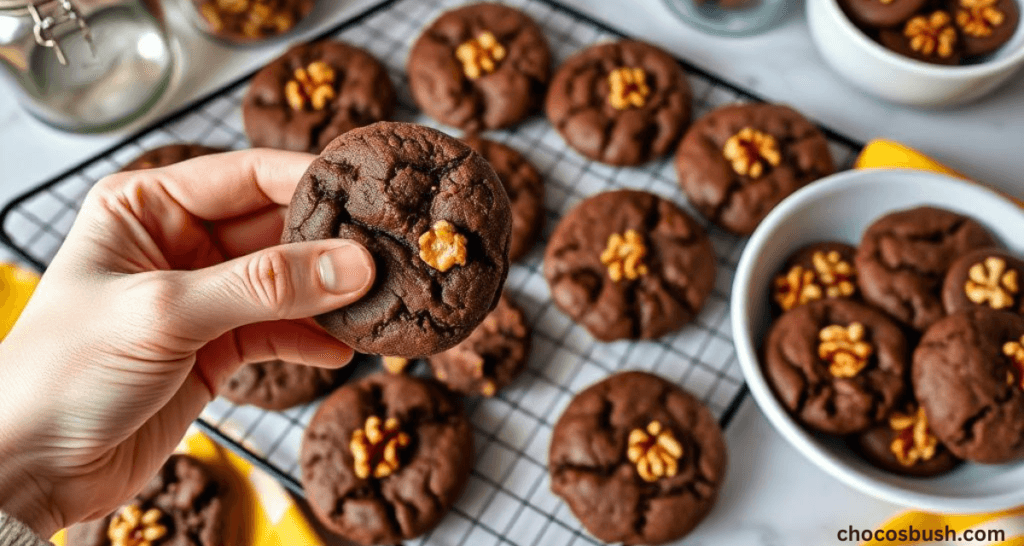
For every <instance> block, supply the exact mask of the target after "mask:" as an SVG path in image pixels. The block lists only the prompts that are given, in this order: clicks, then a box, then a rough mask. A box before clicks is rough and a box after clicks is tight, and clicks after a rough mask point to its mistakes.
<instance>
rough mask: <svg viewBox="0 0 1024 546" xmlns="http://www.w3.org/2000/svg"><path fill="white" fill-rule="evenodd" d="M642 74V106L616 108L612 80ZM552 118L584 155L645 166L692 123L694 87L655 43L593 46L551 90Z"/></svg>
mask: <svg viewBox="0 0 1024 546" xmlns="http://www.w3.org/2000/svg"><path fill="white" fill-rule="evenodd" d="M622 69H630V70H636V69H639V70H640V71H641V72H642V78H641V81H640V82H637V83H642V84H643V87H644V88H645V89H646V91H647V94H646V95H645V96H644V97H643V100H642V105H640V106H636V105H635V103H634V104H633V105H632V106H628V107H625V108H618V107H616V106H614V105H613V104H611V102H610V101H609V95H610V94H611V93H612V91H613V89H612V85H611V81H610V76H611V75H612V74H613V73H615V72H616V71H619V70H622ZM545 108H546V110H547V116H548V119H549V120H550V121H551V124H552V125H554V126H555V128H556V129H557V130H558V132H559V133H561V134H562V137H563V138H564V139H565V141H566V142H567V143H568V144H569V146H572V147H573V148H574V149H576V151H578V152H579V153H581V154H583V155H584V156H586V157H588V158H590V159H593V160H595V161H600V162H602V163H607V164H610V165H639V164H641V163H646V162H647V161H650V160H652V159H654V158H656V157H659V156H662V155H665V154H667V153H669V152H670V151H672V148H673V147H674V146H675V145H676V143H677V142H679V138H680V137H682V135H683V131H685V130H686V127H687V126H688V125H689V124H690V115H691V111H692V105H691V91H690V84H689V82H688V81H687V79H686V73H685V72H684V71H683V69H682V68H681V67H680V66H679V63H678V62H677V61H676V60H675V59H674V58H672V56H671V55H669V54H668V53H666V52H664V51H662V50H661V49H658V48H657V47H654V46H652V45H649V44H646V43H643V42H638V41H633V40H622V41H619V42H613V43H606V44H599V45H595V46H591V47H589V48H587V49H584V50H583V51H581V52H579V53H576V54H575V55H573V56H572V57H570V58H569V59H567V60H566V61H565V62H564V63H563V64H562V66H561V67H560V68H559V69H558V71H557V72H556V73H555V76H554V77H553V78H552V80H551V87H550V88H549V89H548V96H547V99H546V106H545Z"/></svg>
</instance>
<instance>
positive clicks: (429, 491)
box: [301, 374, 473, 544]
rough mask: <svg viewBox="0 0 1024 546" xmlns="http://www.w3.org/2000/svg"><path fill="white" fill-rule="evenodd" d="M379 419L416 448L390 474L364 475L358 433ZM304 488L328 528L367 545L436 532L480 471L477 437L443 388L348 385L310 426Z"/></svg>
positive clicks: (400, 381)
mask: <svg viewBox="0 0 1024 546" xmlns="http://www.w3.org/2000/svg"><path fill="white" fill-rule="evenodd" d="M371 417H378V418H380V419H381V420H384V421H387V420H389V419H395V420H396V422H397V424H398V427H399V430H400V433H402V434H405V435H407V440H408V443H407V445H405V446H404V447H401V448H400V449H398V450H397V458H396V462H397V464H396V465H395V467H396V468H394V469H393V471H391V472H390V473H389V474H388V475H386V476H383V477H373V476H369V477H365V478H360V477H359V475H358V474H357V472H356V470H355V463H356V457H355V456H354V455H353V451H352V444H353V437H354V434H358V433H357V431H359V430H361V429H362V428H363V427H364V423H365V422H366V421H367V420H368V419H370V418H371ZM301 467H302V483H303V487H304V488H305V490H306V495H307V498H308V499H309V501H310V506H311V507H312V509H313V512H314V513H315V514H316V515H317V517H319V518H320V520H321V521H322V522H323V523H324V525H325V526H326V527H327V528H328V529H330V530H331V531H333V532H336V533H338V534H340V535H341V536H343V537H345V538H347V539H349V540H353V541H355V542H358V543H360V544H395V543H400V542H401V541H403V540H409V539H412V538H414V537H417V536H419V535H421V534H423V533H425V532H426V531H428V530H429V529H431V528H433V527H434V526H435V525H437V523H438V522H439V521H440V520H441V518H442V517H444V515H445V514H446V513H447V512H448V510H449V509H450V508H451V507H452V505H453V504H454V503H455V501H456V500H458V498H459V495H461V493H462V490H463V489H464V487H465V485H466V482H467V480H468V478H469V473H470V470H471V469H472V467H473V433H472V429H471V427H470V424H469V420H468V419H467V418H466V415H465V413H464V412H463V410H462V407H461V406H460V405H459V403H458V402H457V401H456V400H455V399H454V398H453V397H452V396H451V395H450V394H449V393H448V392H447V391H446V390H445V389H444V388H443V387H442V386H441V385H439V384H438V383H436V382H434V381H429V380H422V379H418V378H414V377H409V376H405V375H392V374H376V375H373V376H370V377H368V378H366V379H363V380H360V381H358V382H354V383H348V384H346V385H344V386H342V387H341V388H340V389H338V390H337V391H335V392H334V393H333V394H332V395H331V396H329V397H328V398H327V399H326V400H325V401H324V403H323V404H322V405H321V406H320V409H319V410H318V411H317V413H316V415H315V416H314V417H313V419H312V421H310V424H309V427H308V428H307V429H306V434H305V437H304V439H303V444H302V454H301Z"/></svg>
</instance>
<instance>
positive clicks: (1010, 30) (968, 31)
mask: <svg viewBox="0 0 1024 546" xmlns="http://www.w3.org/2000/svg"><path fill="white" fill-rule="evenodd" d="M949 1H950V2H951V3H952V6H951V7H950V12H951V13H952V15H953V22H954V24H955V25H956V27H957V29H958V30H959V31H960V37H961V39H962V40H963V49H964V55H967V56H969V57H979V56H984V55H988V54H990V53H993V52H995V51H996V50H998V49H999V48H1001V47H1003V46H1004V45H1006V43H1007V42H1009V41H1010V40H1011V39H1012V38H1013V35H1014V33H1015V32H1017V25H1019V24H1020V6H1019V5H1018V2H1017V1H1016V0H949Z"/></svg>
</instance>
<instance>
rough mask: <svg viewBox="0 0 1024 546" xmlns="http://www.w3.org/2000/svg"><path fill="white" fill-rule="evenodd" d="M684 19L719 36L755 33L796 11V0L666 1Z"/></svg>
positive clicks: (777, 22)
mask: <svg viewBox="0 0 1024 546" xmlns="http://www.w3.org/2000/svg"><path fill="white" fill-rule="evenodd" d="M664 1H665V4H666V5H667V6H668V7H669V9H671V10H672V11H673V12H675V13H676V14H677V15H678V16H679V17H680V18H681V19H682V20H683V21H685V22H686V23H689V24H690V25H691V26H694V27H696V28H698V29H699V30H702V31H704V32H707V33H709V34H714V35H717V36H752V35H754V34H760V33H762V32H765V31H766V30H769V29H771V28H772V27H774V26H776V25H778V24H779V23H781V22H782V21H784V20H785V18H786V17H787V16H788V15H790V14H791V13H792V12H794V11H795V10H796V6H795V2H794V1H793V0H664Z"/></svg>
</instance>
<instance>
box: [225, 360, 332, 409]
mask: <svg viewBox="0 0 1024 546" xmlns="http://www.w3.org/2000/svg"><path fill="white" fill-rule="evenodd" d="M343 374H344V372H343V371H342V369H336V370H331V369H327V368H318V367H315V366H304V365H302V364H292V363H290V362H284V361H281V360H269V361H267V362H257V363H255V364H246V365H245V366H242V367H241V368H239V369H238V371H237V372H235V373H234V375H232V376H231V377H229V378H228V380H227V381H225V382H224V384H223V385H222V386H221V388H220V392H219V393H218V394H220V395H221V396H223V397H224V398H227V399H228V400H230V401H231V402H234V403H235V404H249V405H252V406H256V407H260V408H263V409H269V410H283V409H288V408H290V407H292V406H297V405H299V404H306V403H308V402H312V401H313V400H315V399H316V398H318V397H319V396H320V395H322V394H325V393H326V392H328V391H329V390H330V389H331V387H333V386H334V385H336V384H337V383H338V379H339V378H340V377H341V376H342V375H343Z"/></svg>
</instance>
